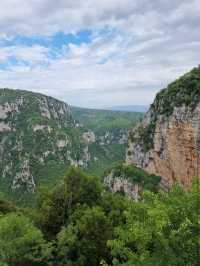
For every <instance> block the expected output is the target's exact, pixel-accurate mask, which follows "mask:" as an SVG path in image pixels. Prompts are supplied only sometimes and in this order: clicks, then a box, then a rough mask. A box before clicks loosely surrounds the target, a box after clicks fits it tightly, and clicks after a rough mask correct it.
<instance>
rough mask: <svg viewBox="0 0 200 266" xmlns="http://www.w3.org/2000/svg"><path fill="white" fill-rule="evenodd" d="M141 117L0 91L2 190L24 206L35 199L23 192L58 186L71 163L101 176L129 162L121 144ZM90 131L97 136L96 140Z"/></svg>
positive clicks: (0, 173) (0, 178)
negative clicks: (89, 138)
mask: <svg viewBox="0 0 200 266" xmlns="http://www.w3.org/2000/svg"><path fill="white" fill-rule="evenodd" d="M141 116H142V115H141V114H139V113H131V114H129V113H125V112H112V111H96V110H88V109H86V110H85V109H79V108H72V109H71V108H70V107H69V106H68V105H67V104H65V103H63V102H61V101H58V100H56V99H54V98H52V97H48V96H45V95H42V94H39V93H32V92H28V91H22V90H12V89H0V147H1V149H0V182H1V188H0V191H3V192H4V193H5V194H7V195H9V197H10V198H12V199H14V198H15V199H17V200H19V201H20V202H21V201H23V202H24V203H25V202H27V199H28V198H29V200H30V198H31V196H29V195H28V196H26V193H25V194H24V192H27V191H29V192H33V191H34V190H35V189H37V188H38V187H40V186H43V185H47V186H53V185H54V184H55V183H56V182H57V180H58V179H59V177H60V176H62V175H63V174H64V172H65V171H66V169H67V168H68V167H69V166H70V165H72V164H75V165H79V166H82V167H83V168H85V169H87V171H89V172H90V173H96V174H99V175H100V174H102V173H103V172H104V171H105V169H106V168H107V167H108V166H111V165H112V164H113V162H119V161H123V160H124V158H125V146H124V145H123V144H124V142H123V141H124V140H123V141H122V142H120V140H121V139H122V138H123V135H124V134H127V131H128V129H129V128H131V127H132V126H134V125H135V123H136V122H137V121H139V119H140V117H141ZM79 118H80V121H79ZM129 119H130V120H129ZM75 120H76V121H75ZM89 121H90V122H89ZM130 121H133V122H130ZM80 124H81V125H80ZM100 124H101V127H100ZM85 131H93V132H94V134H95V136H96V138H95V139H94V141H93V142H90V141H89V142H87V141H85V139H84V138H83V134H84V132H85ZM11 188H12V189H11Z"/></svg>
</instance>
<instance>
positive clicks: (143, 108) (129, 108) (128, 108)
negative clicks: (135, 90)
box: [106, 105, 149, 113]
mask: <svg viewBox="0 0 200 266" xmlns="http://www.w3.org/2000/svg"><path fill="white" fill-rule="evenodd" d="M106 109H108V110H113V111H123V112H141V113H146V112H147V111H148V109H149V106H148V105H124V106H123V105H122V106H113V107H108V108H106Z"/></svg>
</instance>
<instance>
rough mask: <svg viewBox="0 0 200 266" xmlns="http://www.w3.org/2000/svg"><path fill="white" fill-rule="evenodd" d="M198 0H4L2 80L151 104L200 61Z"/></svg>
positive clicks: (75, 97) (107, 102)
mask: <svg viewBox="0 0 200 266" xmlns="http://www.w3.org/2000/svg"><path fill="white" fill-rule="evenodd" d="M199 14H200V2H199V0H190V1H188V0H173V1H172V0H168V1H161V0H155V1H147V0H135V1H132V0H101V1H100V0H96V1H92V0H88V1H83V0H76V1H74V0H73V1H72V0H57V1H54V0H43V1H41V0H40V1H39V0H29V1H24V0H1V8H0V29H1V30H0V87H11V88H17V89H27V90H32V91H37V92H41V93H44V94H47V95H51V96H54V97H56V98H59V99H61V100H64V101H66V102H68V103H70V104H73V105H78V106H85V107H97V108H104V107H108V106H118V105H134V104H150V103H151V102H152V101H153V99H154V97H155V94H156V93H157V92H158V91H159V90H160V89H162V88H163V87H165V86H167V84H168V83H169V82H171V81H173V80H174V79H175V78H177V77H178V76H180V75H181V74H183V73H185V72H187V71H189V70H190V69H191V68H193V67H194V66H197V65H198V64H199V58H200V34H199V32H200V15H199Z"/></svg>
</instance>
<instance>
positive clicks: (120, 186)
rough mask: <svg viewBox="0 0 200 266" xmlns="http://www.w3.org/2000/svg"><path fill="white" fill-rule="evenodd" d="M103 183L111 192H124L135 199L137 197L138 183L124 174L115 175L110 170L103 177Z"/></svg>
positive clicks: (136, 199)
mask: <svg viewBox="0 0 200 266" xmlns="http://www.w3.org/2000/svg"><path fill="white" fill-rule="evenodd" d="M104 184H105V186H106V187H108V189H109V190H110V191H111V192H113V193H116V192H119V193H122V194H125V195H126V196H127V197H129V198H131V199H134V200H135V201H138V199H139V185H138V184H133V183H132V182H130V181H129V180H128V179H126V178H125V177H124V176H115V174H114V173H113V172H112V171H111V172H110V173H109V174H108V175H106V176H105V177H104Z"/></svg>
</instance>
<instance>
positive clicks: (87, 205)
mask: <svg viewBox="0 0 200 266" xmlns="http://www.w3.org/2000/svg"><path fill="white" fill-rule="evenodd" d="M141 197H142V198H141V200H140V201H139V202H134V201H132V200H130V199H128V198H126V197H124V196H122V195H119V194H111V193H109V192H106V191H105V190H104V188H103V186H102V184H101V182H100V180H99V179H98V178H96V177H94V176H89V175H87V174H85V173H83V172H82V171H81V170H79V169H76V168H71V169H70V170H69V172H68V173H67V174H66V175H65V177H64V179H63V180H62V181H61V182H60V184H58V185H57V186H56V187H54V188H53V189H52V190H48V191H43V192H41V193H40V196H39V197H38V204H37V207H36V208H35V209H32V210H31V209H17V208H16V209H10V204H9V203H6V202H4V204H3V209H2V207H1V206H2V203H1V205H0V265H4V266H16V265H22V266H23V265H24V266H25V265H30V266H32V265H34V266H37V265H38V266H39V265H44V266H45V265H49V266H50V265H58V266H64V265H70V266H73V265H74V266H75V265H76V266H88V265H90V266H97V265H104V266H106V265H107V266H108V265H109V266H119V265H123V266H125V265H127V266H128V265H138V266H139V265H152V266H153V265H166V266H169V265H174V266H175V265H191V266H196V265H198V263H199V259H200V257H199V239H198V238H199V235H198V232H199V224H198V215H199V208H198V207H199V190H198V184H194V186H193V187H192V189H191V190H190V191H183V190H182V189H181V188H180V187H177V186H175V187H174V188H173V189H172V190H171V191H170V192H169V193H165V192H159V193H153V192H150V191H145V192H143V194H142V196H141ZM6 205H8V208H7V211H6V208H5V206H6Z"/></svg>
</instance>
